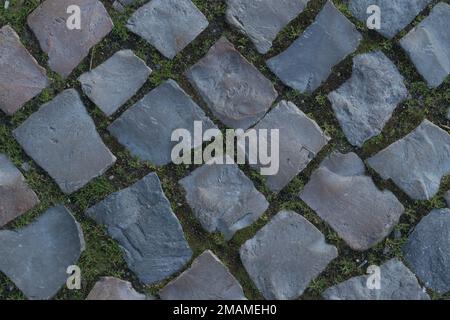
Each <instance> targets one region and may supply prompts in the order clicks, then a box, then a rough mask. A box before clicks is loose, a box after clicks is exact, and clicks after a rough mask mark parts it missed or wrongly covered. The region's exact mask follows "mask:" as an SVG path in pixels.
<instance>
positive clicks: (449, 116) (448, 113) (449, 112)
mask: <svg viewBox="0 0 450 320" xmlns="http://www.w3.org/2000/svg"><path fill="white" fill-rule="evenodd" d="M447 120H450V108H448V110H447Z"/></svg>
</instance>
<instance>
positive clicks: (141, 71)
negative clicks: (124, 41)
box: [78, 50, 152, 116]
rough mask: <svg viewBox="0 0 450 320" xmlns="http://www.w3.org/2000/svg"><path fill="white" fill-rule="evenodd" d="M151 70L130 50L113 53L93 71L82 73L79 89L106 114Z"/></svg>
mask: <svg viewBox="0 0 450 320" xmlns="http://www.w3.org/2000/svg"><path fill="white" fill-rule="evenodd" d="M151 72H152V70H151V69H150V68H149V67H147V65H146V64H145V62H144V61H143V60H141V59H140V58H138V57H137V56H136V55H135V54H134V53H133V51H131V50H122V51H119V52H116V53H115V54H114V55H113V56H112V57H111V58H109V59H108V60H106V61H105V62H104V63H102V64H101V65H99V66H98V67H97V68H95V69H94V70H91V71H89V72H86V73H84V74H82V75H81V76H80V77H79V78H78V81H80V83H81V86H82V88H83V92H84V93H85V94H86V95H87V96H88V97H89V98H90V99H91V100H92V101H93V102H94V103H95V104H96V105H97V106H98V107H99V108H100V109H101V110H102V111H103V112H104V113H105V114H106V115H108V116H110V115H112V114H113V113H114V112H116V111H117V109H119V108H120V107H121V106H122V105H123V104H124V103H125V102H127V101H128V99H130V98H131V97H132V96H134V95H135V94H136V92H137V91H138V90H139V89H140V88H141V87H142V85H143V84H144V83H145V82H146V81H147V78H148V76H149V75H150V74H151Z"/></svg>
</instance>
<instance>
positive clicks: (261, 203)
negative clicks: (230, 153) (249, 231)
mask: <svg viewBox="0 0 450 320" xmlns="http://www.w3.org/2000/svg"><path fill="white" fill-rule="evenodd" d="M179 183H180V185H181V186H182V187H183V188H184V190H185V191H186V200H187V202H188V204H189V206H190V207H191V208H192V210H193V211H194V215H195V216H196V217H197V219H199V220H200V223H201V224H202V226H203V228H205V230H206V231H208V232H216V231H220V232H222V234H223V235H224V236H225V238H226V239H227V240H229V239H231V238H232V237H233V235H234V233H235V232H236V231H238V230H240V229H243V228H246V227H248V226H249V225H251V224H252V223H253V222H255V221H256V220H258V218H259V217H260V216H261V215H262V214H263V213H264V211H266V210H267V208H268V207H269V203H268V202H267V200H266V198H265V197H264V196H263V195H262V194H261V193H260V192H259V191H258V190H256V188H255V186H254V185H253V183H252V181H251V180H250V179H249V178H247V177H246V176H245V174H244V173H243V172H242V171H241V170H240V169H239V167H238V166H237V165H236V164H205V165H203V166H201V167H200V168H198V169H196V170H194V171H193V172H192V173H191V174H190V175H189V176H187V177H185V178H183V179H181V180H180V181H179Z"/></svg>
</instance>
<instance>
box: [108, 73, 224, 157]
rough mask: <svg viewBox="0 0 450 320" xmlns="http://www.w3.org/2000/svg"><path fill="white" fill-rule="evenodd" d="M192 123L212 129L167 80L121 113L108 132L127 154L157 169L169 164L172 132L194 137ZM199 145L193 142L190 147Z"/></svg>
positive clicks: (182, 94)
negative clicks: (180, 131)
mask: <svg viewBox="0 0 450 320" xmlns="http://www.w3.org/2000/svg"><path fill="white" fill-rule="evenodd" d="M194 121H201V122H202V125H203V129H204V130H206V129H210V128H215V125H214V123H213V122H212V121H211V120H210V119H209V118H208V117H207V116H206V115H205V113H204V112H203V110H202V109H201V108H200V107H199V106H198V105H197V104H196V103H195V102H194V101H193V100H192V99H191V97H189V96H188V95H187V94H186V92H184V91H183V89H181V88H180V87H179V86H178V84H177V83H176V82H175V81H173V80H168V81H166V82H165V83H163V84H162V85H160V86H159V87H158V88H156V89H154V90H153V91H151V92H150V93H148V94H147V95H146V96H145V97H144V98H143V99H142V100H140V101H139V102H137V103H136V104H135V105H134V106H132V107H131V108H129V109H128V110H127V111H125V112H124V113H123V114H122V115H121V116H120V117H119V118H118V119H117V120H116V121H114V122H113V123H112V124H111V125H110V126H109V127H108V130H109V132H111V134H112V135H114V136H115V137H116V138H117V139H118V140H119V142H120V143H121V144H122V145H124V146H125V147H126V148H127V149H129V150H130V152H131V153H132V154H133V155H135V156H138V157H140V158H141V159H142V160H148V161H150V162H152V163H153V164H156V165H158V166H162V165H166V164H168V163H170V162H172V158H171V153H172V149H173V147H174V146H175V145H176V144H178V142H173V141H172V139H171V136H172V132H173V131H174V130H176V129H180V128H181V129H186V130H189V132H190V133H191V134H192V135H193V134H194ZM200 145H201V144H200V143H198V142H196V141H194V142H193V148H197V147H199V146H200Z"/></svg>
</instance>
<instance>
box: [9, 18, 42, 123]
mask: <svg viewBox="0 0 450 320" xmlns="http://www.w3.org/2000/svg"><path fill="white" fill-rule="evenodd" d="M0 57H1V58H0V110H2V111H3V112H5V113H6V114H8V115H12V114H13V113H15V112H16V111H17V110H19V109H20V108H22V106H23V105H24V104H25V103H26V102H28V101H30V100H31V99H33V98H34V97H36V96H37V95H38V94H39V93H41V91H42V90H43V89H44V88H46V87H47V86H48V85H49V83H50V82H49V80H48V78H47V76H46V71H45V69H44V68H42V67H41V66H39V64H38V63H37V61H36V60H35V59H34V58H33V56H32V55H31V54H30V53H29V52H28V51H27V49H26V48H25V47H24V46H23V45H22V43H21V42H20V39H19V36H18V35H17V33H16V32H15V31H14V30H13V29H12V28H11V27H10V26H4V27H3V28H1V29H0Z"/></svg>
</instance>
